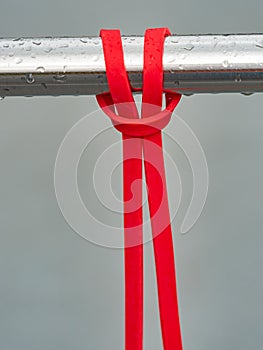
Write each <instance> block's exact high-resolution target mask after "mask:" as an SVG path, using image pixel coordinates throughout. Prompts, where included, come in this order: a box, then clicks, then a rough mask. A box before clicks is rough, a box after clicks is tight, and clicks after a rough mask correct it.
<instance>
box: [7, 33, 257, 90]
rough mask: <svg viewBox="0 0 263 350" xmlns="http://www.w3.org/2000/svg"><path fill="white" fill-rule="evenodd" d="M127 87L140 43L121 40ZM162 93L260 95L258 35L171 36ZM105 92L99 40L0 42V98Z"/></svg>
mask: <svg viewBox="0 0 263 350" xmlns="http://www.w3.org/2000/svg"><path fill="white" fill-rule="evenodd" d="M122 41H123V46H124V59H125V65H126V69H127V71H128V74H129V78H130V81H131V84H132V86H133V87H135V88H140V87H141V86H142V69H143V37H141V36H129V37H128V36H127V37H125V36H124V37H122ZM163 64H164V87H165V88H166V89H171V90H173V91H177V92H179V93H182V94H185V95H191V94H194V93H226V92H241V93H245V94H250V93H254V92H263V34H229V35H212V34H209V35H180V36H177V35H173V36H170V37H167V38H166V40H165V47H164V56H163ZM107 90H108V85H107V78H106V73H105V63H104V57H103V50H102V44H101V40H100V38H97V37H79V38H76V37H74V38H66V37H61V38H51V37H48V38H37V39H36V38H15V39H12V38H2V39H0V96H2V97H5V96H41V95H42V96H43V95H52V96H59V95H93V94H98V93H101V92H104V91H107Z"/></svg>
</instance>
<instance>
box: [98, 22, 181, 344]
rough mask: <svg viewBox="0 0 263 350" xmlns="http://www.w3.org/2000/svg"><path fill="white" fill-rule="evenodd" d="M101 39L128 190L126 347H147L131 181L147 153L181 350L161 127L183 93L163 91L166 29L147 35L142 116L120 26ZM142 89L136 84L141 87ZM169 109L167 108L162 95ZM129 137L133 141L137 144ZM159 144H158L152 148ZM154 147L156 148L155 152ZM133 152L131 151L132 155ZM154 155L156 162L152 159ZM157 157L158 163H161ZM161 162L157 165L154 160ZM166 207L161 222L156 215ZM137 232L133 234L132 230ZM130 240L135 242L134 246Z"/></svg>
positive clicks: (163, 278)
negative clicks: (128, 72) (125, 63)
mask: <svg viewBox="0 0 263 350" xmlns="http://www.w3.org/2000/svg"><path fill="white" fill-rule="evenodd" d="M100 34H101V38H102V43H103V51H104V57H105V64H106V73H107V79H108V84H109V88H110V92H108V93H104V94H100V95H97V101H98V103H99V105H100V107H101V108H102V110H103V111H104V112H105V113H106V114H107V115H108V116H109V117H110V119H111V121H112V123H113V125H114V127H115V128H116V129H117V130H119V131H120V132H121V133H122V138H123V159H124V161H123V191H124V239H125V349H126V350H142V347H143V245H142V187H141V186H142V185H141V182H140V185H139V187H138V186H137V189H136V191H137V193H135V194H134V193H133V195H136V198H137V200H138V202H137V204H138V208H137V209H136V210H135V211H132V212H129V211H128V205H127V202H128V201H129V200H130V197H131V195H132V193H131V186H132V185H133V183H134V182H135V181H136V180H141V179H142V161H141V160H142V153H143V155H144V167H145V176H146V183H147V187H148V202H149V211H150V218H151V226H152V236H153V245H154V254H155V263H156V274H157V284H158V299H159V308H160V319H161V327H162V336H163V345H164V349H165V350H182V340H181V332H180V322H179V312H178V303H177V291H176V273H175V262H174V252H173V242H172V231H171V224H170V214H169V206H168V196H167V189H166V179H165V167H164V159H163V151H162V134H161V130H162V129H163V128H164V127H165V126H166V125H167V124H168V123H169V120H170V118H171V115H172V112H173V110H174V108H175V107H176V106H177V104H178V102H179V101H180V98H181V95H180V94H177V93H173V92H170V91H164V90H163V63H162V58H163V50H164V39H165V37H166V36H167V35H170V32H169V30H168V29H167V28H157V29H148V30H147V31H146V33H145V40H144V71H143V88H142V92H143V96H142V108H141V115H142V117H141V119H140V118H139V114H138V111H137V107H136V104H135V102H134V99H133V94H132V93H133V91H135V89H134V90H133V89H132V87H131V85H130V82H129V79H128V75H127V72H126V70H125V65H124V58H123V49H122V42H121V37H120V32H119V30H102V31H101V33H100ZM138 90H139V89H136V91H138ZM163 92H164V93H165V97H166V108H165V109H164V110H163V111H162V110H161V109H162V94H163ZM126 140H132V149H130V147H131V146H129V143H127V142H126ZM151 145H154V146H155V147H152V146H151ZM153 149H155V151H154V152H153ZM127 155H129V157H130V156H131V155H132V158H131V157H130V158H129V157H127ZM153 160H155V162H154V161H153ZM156 160H157V163H156ZM155 163H156V164H158V169H157V168H156V167H154V166H153V164H155ZM158 210H159V211H160V210H161V216H160V215H159V216H158V220H162V222H163V223H164V225H163V227H164V228H163V229H162V230H161V232H159V230H160V227H162V225H161V226H160V225H158V222H156V219H155V214H156V212H157V211H158ZM131 228H134V230H133V231H132V233H133V236H132V237H130V236H129V234H128V231H129V229H131ZM131 240H132V241H133V242H136V244H135V245H134V246H130V242H131Z"/></svg>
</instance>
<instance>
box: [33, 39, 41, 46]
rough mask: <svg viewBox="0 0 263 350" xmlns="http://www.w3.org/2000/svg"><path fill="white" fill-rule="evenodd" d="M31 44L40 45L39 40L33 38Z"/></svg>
mask: <svg viewBox="0 0 263 350" xmlns="http://www.w3.org/2000/svg"><path fill="white" fill-rule="evenodd" d="M33 44H34V45H37V46H39V45H41V41H39V40H34V41H33Z"/></svg>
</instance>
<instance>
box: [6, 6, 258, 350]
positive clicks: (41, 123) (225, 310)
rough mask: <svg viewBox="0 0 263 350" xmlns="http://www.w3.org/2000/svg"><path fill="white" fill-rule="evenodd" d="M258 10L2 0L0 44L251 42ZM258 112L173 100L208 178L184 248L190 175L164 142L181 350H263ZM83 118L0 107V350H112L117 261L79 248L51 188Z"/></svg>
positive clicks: (244, 102)
mask: <svg viewBox="0 0 263 350" xmlns="http://www.w3.org/2000/svg"><path fill="white" fill-rule="evenodd" d="M262 10H263V2H261V1H259V0H251V1H249V2H248V1H243V0H240V1H230V2H229V1H227V0H221V1H220V2H218V1H207V0H200V1H195V0H186V1H180V2H179V1H177V2H176V1H171V0H169V1H163V2H161V1H159V2H157V1H149V0H144V1H137V0H136V1H120V0H115V1H106V0H104V1H103V2H101V1H94V2H88V1H81V0H76V1H74V2H66V1H62V0H60V1H50V0H48V1H45V2H43V1H39V0H34V1H33V0H32V1H27V0H25V1H20V0H9V1H4V2H3V1H2V3H1V11H0V33H1V36H14V37H20V36H45V35H56V36H57V35H97V34H98V32H99V29H100V28H120V29H121V30H122V33H123V34H142V33H143V32H144V30H145V28H147V27H151V26H154V27H157V26H168V27H169V28H170V30H171V31H172V32H173V33H178V34H179V33H180V34H187V33H189V34H190V33H231V32H232V33H234V32H235V33H237V32H262ZM262 106H263V98H262V95H261V94H258V95H253V96H250V97H244V96H241V95H217V96H211V95H203V96H193V97H188V98H184V100H183V102H182V103H181V104H180V106H179V107H178V109H177V113H178V114H179V115H180V116H181V117H183V118H184V120H185V121H186V122H187V123H188V124H189V125H190V126H191V128H192V129H193V131H194V132H195V133H196V135H197V136H198V138H199V140H200V142H201V144H202V146H203V148H204V150H205V153H206V156H207V161H208V166H209V172H210V188H209V194H208V199H207V203H206V206H205V209H204V212H203V214H202V216H201V217H200V219H199V221H198V223H197V224H196V225H195V227H194V228H193V229H192V230H191V232H190V233H188V234H187V235H184V236H183V235H181V234H180V233H178V230H177V227H178V225H176V222H180V220H181V219H182V217H183V214H184V210H185V208H186V204H187V201H188V200H189V193H190V192H191V190H190V189H189V188H190V186H191V181H190V175H189V169H188V168H187V166H186V165H185V160H184V157H183V155H182V154H180V151H179V149H177V148H171V147H170V145H169V142H167V145H166V146H167V148H168V150H169V153H170V154H173V156H174V157H175V159H177V166H178V168H179V169H180V172H181V175H182V177H183V178H185V182H186V186H185V187H186V189H185V192H184V193H183V196H184V202H183V206H182V208H180V212H179V215H178V218H177V220H176V222H175V223H174V238H175V246H176V261H177V270H178V286H179V299H180V313H181V321H182V333H183V341H184V346H185V350H211V349H213V350H219V349H220V350H221V349H225V350H233V349H238V350H245V349H251V350H252V349H253V350H256V349H260V348H261V346H262V337H263V336H262V321H263V307H262V294H263V282H262V273H261V272H262V264H263V255H262V245H263V236H262V196H263V185H262V176H263V167H262V161H263V160H262V149H263V138H262V129H263V118H262ZM94 108H96V102H95V99H94V97H67V98H63V97H61V98H44V97H42V98H30V99H28V98H10V99H5V100H3V101H0V122H1V123H0V159H1V181H0V198H1V200H0V278H1V280H0V349H3V350H16V349H20V350H33V349H38V350H44V349H45V350H46V349H49V350H53V349H54V350H55V349H56V350H58V349H61V350H68V349H69V350H71V349H76V350H83V349H99V350H100V349H109V350H119V349H123V267H122V265H123V261H122V251H120V250H113V249H107V248H102V247H98V246H96V245H93V244H91V243H89V242H87V241H85V240H83V239H82V238H80V237H79V236H78V235H76V234H75V233H74V232H73V231H72V230H71V229H70V227H69V226H68V225H67V223H66V222H65V220H64V218H63V217H62V215H61V213H60V211H59V208H58V206H57V203H56V198H55V194H54V188H53V168H54V161H55V157H56V153H57V150H58V147H59V145H60V142H61V141H62V139H63V137H64V135H65V133H66V132H67V131H68V130H69V129H70V127H71V126H73V125H74V123H75V122H76V121H78V120H79V119H80V118H82V117H83V116H84V115H85V114H87V113H88V112H90V111H92V110H94ZM105 123H106V121H105ZM85 161H86V159H85V157H84V163H83V164H82V170H81V171H82V172H83V173H82V180H81V181H80V183H81V187H82V188H83V190H84V189H85V181H84V178H85V167H86V170H87V169H88V164H87V163H85ZM116 176H118V174H117V175H116ZM86 181H87V183H88V182H89V181H90V178H89V177H88V176H87V177H86ZM188 183H189V186H188V185H187V184H188ZM169 184H170V186H171V185H172V182H171V181H169ZM84 197H85V194H84ZM87 200H88V198H87ZM91 229H92V227H91ZM145 250H146V260H147V261H146V268H145V270H146V271H145V272H146V301H145V303H146V305H145V313H146V315H145V349H148V350H150V349H151V350H160V349H162V345H161V336H160V330H159V321H158V313H157V303H156V287H155V278H154V270H153V258H152V248H151V245H150V244H148V245H146V247H145Z"/></svg>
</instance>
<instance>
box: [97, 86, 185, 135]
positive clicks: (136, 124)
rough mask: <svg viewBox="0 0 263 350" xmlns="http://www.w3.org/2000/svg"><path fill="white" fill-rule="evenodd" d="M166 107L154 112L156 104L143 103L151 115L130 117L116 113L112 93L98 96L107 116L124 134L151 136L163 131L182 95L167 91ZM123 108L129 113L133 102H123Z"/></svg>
mask: <svg viewBox="0 0 263 350" xmlns="http://www.w3.org/2000/svg"><path fill="white" fill-rule="evenodd" d="M165 93H166V94H165V97H166V107H165V109H164V110H163V111H160V112H158V113H156V114H152V113H151V111H153V110H154V109H156V108H155V107H156V106H155V105H151V104H147V103H144V104H143V109H144V113H145V114H147V115H149V117H147V118H136V119H134V118H129V117H127V116H122V115H118V114H116V113H115V109H118V108H115V105H114V104H113V101H112V97H111V94H110V93H109V92H107V93H105V94H101V95H98V96H97V99H98V103H99V105H100V107H101V108H102V109H103V111H104V112H105V113H106V114H107V116H108V117H109V118H110V119H111V122H112V124H113V126H114V127H115V128H116V129H117V130H118V131H120V132H121V133H122V134H125V135H129V136H133V137H144V136H149V135H153V134H155V133H157V132H158V131H161V130H162V129H163V128H164V127H165V126H166V125H167V124H168V123H169V121H170V119H171V116H172V113H173V110H174V109H175V107H176V105H177V104H178V102H179V100H180V97H181V95H179V94H177V93H171V92H166V91H165ZM121 107H122V108H119V109H121V110H125V114H126V115H129V111H130V110H131V109H132V108H133V104H131V103H129V102H127V103H122V104H121Z"/></svg>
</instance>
